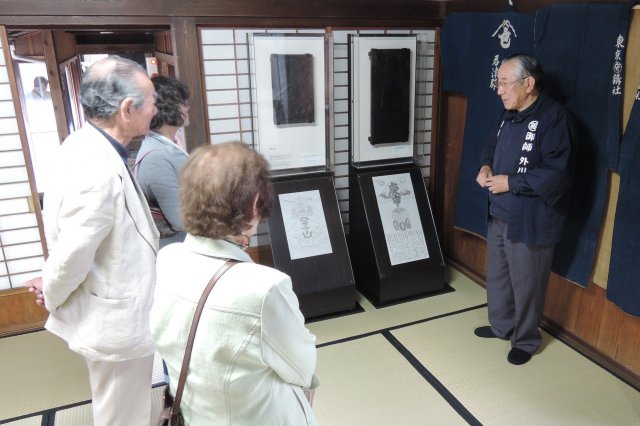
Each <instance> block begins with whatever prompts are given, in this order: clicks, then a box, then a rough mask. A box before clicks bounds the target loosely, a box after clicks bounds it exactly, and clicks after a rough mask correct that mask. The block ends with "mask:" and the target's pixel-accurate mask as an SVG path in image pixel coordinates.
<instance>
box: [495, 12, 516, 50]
mask: <svg viewBox="0 0 640 426" xmlns="http://www.w3.org/2000/svg"><path fill="white" fill-rule="evenodd" d="M496 35H497V36H498V38H499V39H500V46H502V48H503V49H508V48H509V47H511V35H513V36H514V37H518V35H517V34H516V29H515V28H513V25H511V22H509V20H508V19H505V20H503V21H502V24H500V26H498V28H496V30H495V31H494V33H493V34H492V35H491V37H492V38H493V37H495V36H496Z"/></svg>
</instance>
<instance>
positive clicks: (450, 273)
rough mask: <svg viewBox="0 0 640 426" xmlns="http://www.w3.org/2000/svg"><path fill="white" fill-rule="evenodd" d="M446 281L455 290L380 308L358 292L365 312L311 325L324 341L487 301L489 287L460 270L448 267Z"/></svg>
mask: <svg viewBox="0 0 640 426" xmlns="http://www.w3.org/2000/svg"><path fill="white" fill-rule="evenodd" d="M446 281H447V283H449V285H450V286H451V287H453V289H454V290H455V291H453V292H449V293H445V294H440V295H437V296H432V297H424V298H422V299H417V300H413V301H410V302H406V303H402V304H398V305H392V306H387V307H384V308H380V309H376V308H375V307H374V306H373V305H372V304H371V303H370V302H369V301H368V300H367V299H365V298H364V297H363V296H362V295H360V294H358V303H359V304H360V306H362V307H363V308H364V310H365V311H364V312H360V313H357V314H352V315H346V316H342V317H338V318H333V319H329V320H325V321H318V322H313V323H310V324H308V325H307V328H309V330H310V331H311V332H312V333H313V334H315V335H316V343H317V344H318V345H321V344H323V343H326V342H333V341H336V340H340V339H344V338H348V337H351V336H356V335H360V334H366V333H370V332H372V331H377V330H381V329H385V328H389V327H394V326H397V325H401V324H407V323H410V322H413V321H419V320H422V319H424V318H429V317H435V316H438V315H444V314H447V313H450V312H455V311H458V310H462V309H468V308H470V307H473V306H478V305H481V304H484V303H486V301H487V296H486V292H485V290H484V289H483V288H482V287H480V286H478V285H476V284H475V283H473V282H471V281H470V280H469V279H468V278H467V277H465V276H464V275H463V274H461V273H459V272H457V271H456V270H453V269H451V268H448V270H447V277H446Z"/></svg>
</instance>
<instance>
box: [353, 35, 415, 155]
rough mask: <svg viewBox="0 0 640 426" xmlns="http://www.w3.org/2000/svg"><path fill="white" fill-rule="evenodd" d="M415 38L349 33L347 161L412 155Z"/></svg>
mask: <svg viewBox="0 0 640 426" xmlns="http://www.w3.org/2000/svg"><path fill="white" fill-rule="evenodd" d="M416 46H417V38H416V36H413V35H411V36H367V35H351V36H350V37H349V64H350V69H349V79H350V86H351V91H350V98H351V99H350V100H351V103H350V105H351V111H350V112H351V126H350V133H351V161H352V164H354V165H355V166H356V167H359V166H361V165H367V164H375V163H380V162H389V163H396V164H397V163H401V162H411V161H412V159H413V130H414V107H415V100H414V98H415V67H416Z"/></svg>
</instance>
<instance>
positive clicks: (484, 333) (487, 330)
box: [473, 325, 498, 339]
mask: <svg viewBox="0 0 640 426" xmlns="http://www.w3.org/2000/svg"><path fill="white" fill-rule="evenodd" d="M473 334H475V335H476V336H478V337H482V338H485V339H492V338H497V337H498V336H496V335H495V333H494V332H493V330H491V326H490V325H483V326H482V327H478V328H476V329H475V330H473Z"/></svg>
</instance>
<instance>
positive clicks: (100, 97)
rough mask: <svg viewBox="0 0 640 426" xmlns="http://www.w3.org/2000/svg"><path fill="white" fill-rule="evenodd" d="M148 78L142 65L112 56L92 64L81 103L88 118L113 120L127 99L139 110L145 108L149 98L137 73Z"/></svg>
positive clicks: (82, 92) (81, 95)
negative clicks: (131, 100)
mask: <svg viewBox="0 0 640 426" xmlns="http://www.w3.org/2000/svg"><path fill="white" fill-rule="evenodd" d="M138 73H143V74H144V75H147V73H146V71H145V70H144V68H142V67H141V66H140V65H139V64H138V63H136V62H134V61H132V60H130V59H125V58H121V57H119V56H109V57H108V58H105V59H101V60H99V61H98V62H95V63H94V64H92V65H91V66H90V67H89V69H88V70H87V71H86V73H85V74H84V76H83V78H82V83H81V84H80V103H81V104H82V109H83V110H84V114H85V116H86V117H87V118H94V119H98V120H110V119H111V118H113V116H114V115H115V114H116V113H117V111H118V108H120V104H121V103H122V101H123V100H124V99H125V98H128V97H130V98H133V106H134V107H135V108H140V107H142V104H143V103H144V101H145V98H146V95H147V94H146V92H145V90H144V88H143V87H142V86H141V85H140V84H139V80H138V79H137V78H135V77H136V74H138Z"/></svg>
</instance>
